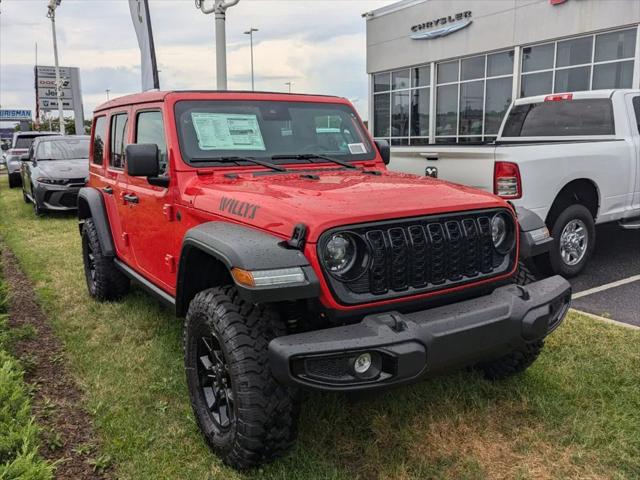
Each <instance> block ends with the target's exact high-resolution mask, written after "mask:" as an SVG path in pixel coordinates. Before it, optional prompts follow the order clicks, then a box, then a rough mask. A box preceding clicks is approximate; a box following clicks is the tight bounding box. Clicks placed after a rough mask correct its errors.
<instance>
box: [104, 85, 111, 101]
mask: <svg viewBox="0 0 640 480" xmlns="http://www.w3.org/2000/svg"><path fill="white" fill-rule="evenodd" d="M110 91H111V90H109V89H108V88H107V89H106V90H105V93H106V94H107V102H108V101H109V92H110Z"/></svg>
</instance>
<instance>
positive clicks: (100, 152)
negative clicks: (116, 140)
mask: <svg viewBox="0 0 640 480" xmlns="http://www.w3.org/2000/svg"><path fill="white" fill-rule="evenodd" d="M95 122H96V126H95V128H94V129H93V158H92V159H91V161H92V163H94V164H96V165H102V160H103V158H104V140H105V138H106V136H107V117H98V118H96V119H95Z"/></svg>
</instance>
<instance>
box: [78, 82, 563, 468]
mask: <svg viewBox="0 0 640 480" xmlns="http://www.w3.org/2000/svg"><path fill="white" fill-rule="evenodd" d="M92 139H93V142H92V151H91V156H90V157H91V161H90V163H91V166H90V170H91V174H90V181H89V186H88V187H87V188H84V189H82V190H81V192H80V195H79V209H78V211H79V218H80V232H81V235H82V250H83V256H84V266H85V273H86V279H87V285H88V288H89V292H90V294H91V295H92V296H93V297H95V298H96V299H97V300H101V301H108V300H114V299H117V298H119V297H121V296H122V295H124V294H125V293H126V292H127V291H128V289H129V285H130V281H131V280H133V281H134V282H135V283H137V284H139V285H141V286H142V287H144V288H146V289H147V290H149V291H150V292H151V293H152V294H154V295H155V296H157V297H159V298H160V299H161V300H163V301H164V302H166V303H167V304H169V305H170V306H171V307H173V308H175V311H176V314H177V315H178V316H180V317H185V318H186V320H185V322H184V351H185V367H186V371H187V382H188V387H189V393H190V397H191V402H192V404H193V410H194V413H195V416H196V419H197V421H198V423H199V425H200V428H201V429H202V432H203V434H204V436H205V437H206V439H207V441H208V442H209V444H210V446H211V447H212V448H213V449H214V450H215V451H216V452H217V453H218V454H219V455H220V456H221V457H222V458H223V459H224V460H225V461H226V462H227V463H228V464H230V465H232V466H235V467H237V468H247V467H250V466H254V465H257V464H260V463H262V462H265V461H268V460H269V459H271V458H273V457H275V456H277V455H279V454H281V453H282V452H284V451H285V450H286V449H287V448H288V447H289V446H290V445H291V444H292V442H293V441H294V439H295V435H296V412H297V402H298V391H299V389H300V388H301V387H303V388H309V389H317V390H331V391H355V390H372V389H377V388H382V387H389V386H392V385H398V384H401V383H407V382H413V381H416V380H418V379H421V378H424V377H427V376H431V375H434V374H437V373H439V372H442V371H445V370H450V369H452V368H458V367H461V366H468V365H474V366H476V367H477V368H479V369H480V370H481V371H482V372H484V373H485V375H486V376H487V377H489V378H493V379H495V378H501V377H504V376H507V375H510V374H513V373H516V372H520V371H522V370H524V369H525V368H527V367H528V366H529V365H531V363H532V362H533V361H534V360H535V359H536V357H537V356H538V355H539V353H540V350H541V348H542V345H543V339H544V338H545V337H546V336H547V335H548V334H549V333H550V332H551V331H552V330H553V329H555V328H556V327H557V326H558V325H559V324H560V322H561V321H562V320H563V318H564V316H565V314H566V312H567V309H568V308H569V304H570V297H571V291H570V286H569V284H568V283H567V282H566V281H565V280H564V279H562V278H561V277H553V278H549V279H546V280H542V281H538V282H533V283H531V282H526V280H527V278H528V277H527V276H526V275H523V274H525V273H526V272H525V271H522V270H520V269H519V268H518V265H519V262H518V258H519V252H520V253H521V254H523V255H527V256H528V255H532V254H534V253H540V252H541V251H544V250H545V249H547V248H548V245H549V238H548V231H547V230H546V228H545V227H544V223H543V222H542V220H540V219H539V218H538V217H536V216H535V215H533V214H531V213H530V212H527V211H520V212H518V214H517V216H518V217H519V223H520V225H518V222H517V221H516V212H515V211H514V209H513V208H512V207H511V206H510V205H509V204H508V203H506V202H504V201H503V200H501V199H499V198H498V197H495V196H493V195H490V194H487V193H483V192H480V191H477V190H472V189H470V188H466V187H463V186H460V185H455V184H450V183H446V182H442V181H438V180H435V179H432V178H429V177H416V176H410V175H404V174H397V173H390V172H388V171H387V170H386V168H385V164H386V163H388V161H389V147H388V145H386V144H383V143H382V142H374V141H373V140H372V139H371V137H370V136H369V134H368V133H367V131H366V129H365V128H364V126H363V124H362V122H361V120H360V119H359V117H358V115H357V114H356V112H355V111H354V109H353V107H352V106H351V104H350V103H349V102H348V101H346V100H344V99H342V98H335V97H325V96H307V95H283V94H272V93H245V92H150V93H144V94H137V95H132V96H129V97H124V98H120V99H116V100H112V101H111V102H108V103H106V104H104V105H102V106H100V107H99V108H98V109H97V110H96V112H95V115H94V120H93V131H92ZM525 283H528V284H526V285H524V284H525Z"/></svg>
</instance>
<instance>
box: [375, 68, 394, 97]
mask: <svg viewBox="0 0 640 480" xmlns="http://www.w3.org/2000/svg"><path fill="white" fill-rule="evenodd" d="M389 90H391V74H390V73H389V72H387V73H376V74H375V75H374V76H373V91H374V92H387V91H389Z"/></svg>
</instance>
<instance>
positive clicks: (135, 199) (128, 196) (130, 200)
mask: <svg viewBox="0 0 640 480" xmlns="http://www.w3.org/2000/svg"><path fill="white" fill-rule="evenodd" d="M122 198H123V199H124V201H125V203H138V202H139V201H140V199H139V198H138V196H137V195H134V194H133V193H128V194H126V195H124V196H123V197H122Z"/></svg>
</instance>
